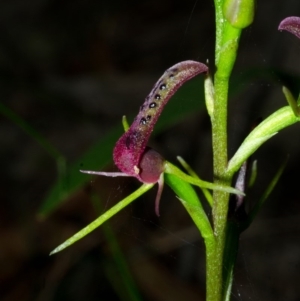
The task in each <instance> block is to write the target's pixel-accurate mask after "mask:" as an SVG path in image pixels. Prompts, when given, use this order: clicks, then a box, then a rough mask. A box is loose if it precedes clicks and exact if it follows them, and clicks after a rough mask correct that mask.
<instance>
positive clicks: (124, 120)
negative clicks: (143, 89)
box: [122, 115, 129, 132]
mask: <svg viewBox="0 0 300 301" xmlns="http://www.w3.org/2000/svg"><path fill="white" fill-rule="evenodd" d="M122 125H123V128H124V132H127V131H128V129H129V124H128V121H127V118H126V115H124V116H123V117H122Z"/></svg>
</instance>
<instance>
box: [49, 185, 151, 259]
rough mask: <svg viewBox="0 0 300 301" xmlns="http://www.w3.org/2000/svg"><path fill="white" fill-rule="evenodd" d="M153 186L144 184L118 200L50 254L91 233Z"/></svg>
mask: <svg viewBox="0 0 300 301" xmlns="http://www.w3.org/2000/svg"><path fill="white" fill-rule="evenodd" d="M153 186H154V184H143V185H142V186H141V187H140V188H139V189H137V190H136V191H135V192H133V193H132V194H130V195H129V196H127V197H126V198H125V199H123V200H122V201H120V202H118V203H117V204H116V205H115V206H113V207H112V208H110V209H109V210H107V211H106V212H105V213H103V214H102V215H100V216H99V217H98V218H97V219H96V220H94V221H93V222H91V223H90V224H89V225H87V226H86V227H85V228H83V229H81V230H80V231H79V232H77V233H76V234H74V235H73V236H72V237H70V238H69V239H67V240H66V241H65V242H64V243H62V244H61V245H59V246H58V247H57V248H55V249H54V250H53V251H52V252H51V253H50V255H53V254H55V253H58V252H60V251H62V250H64V249H65V248H67V247H69V246H70V245H72V244H73V243H75V242H76V241H78V240H80V239H81V238H83V237H84V236H86V235H88V234H89V233H91V232H92V231H93V230H95V229H96V228H98V227H99V226H100V225H101V224H103V223H104V222H105V221H107V220H108V219H110V218H111V217H112V216H114V215H115V214H117V213H118V212H119V211H120V210H122V209H123V208H125V207H126V206H127V205H129V204H130V203H131V202H132V201H134V200H135V199H137V198H138V197H139V196H141V195H142V194H144V193H145V192H146V191H148V190H149V189H150V188H152V187H153Z"/></svg>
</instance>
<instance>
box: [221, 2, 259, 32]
mask: <svg viewBox="0 0 300 301" xmlns="http://www.w3.org/2000/svg"><path fill="white" fill-rule="evenodd" d="M223 14H224V16H225V18H226V20H227V21H228V22H229V23H230V24H231V25H232V26H233V27H236V28H240V29H242V28H245V27H247V26H249V25H250V24H251V23H252V22H253V19H254V0H225V1H224V5H223Z"/></svg>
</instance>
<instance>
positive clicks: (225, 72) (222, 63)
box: [207, 0, 241, 301]
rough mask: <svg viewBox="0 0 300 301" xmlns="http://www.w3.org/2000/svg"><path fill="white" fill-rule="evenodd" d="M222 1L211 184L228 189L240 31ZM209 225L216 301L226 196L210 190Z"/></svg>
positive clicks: (215, 300)
mask: <svg viewBox="0 0 300 301" xmlns="http://www.w3.org/2000/svg"><path fill="white" fill-rule="evenodd" d="M223 2H224V1H221V0H215V6H216V26H217V27H216V33H217V37H216V54H215V57H216V60H215V63H216V67H217V71H216V74H215V76H214V87H215V97H214V100H215V102H214V111H213V112H214V114H213V118H211V121H212V138H213V161H214V162H213V166H214V178H215V181H214V182H215V184H217V185H221V186H229V185H230V183H231V177H229V176H228V175H227V174H226V168H227V163H228V154H227V149H228V148H227V103H228V86H229V78H230V75H231V71H232V68H233V66H234V63H235V60H236V56H237V50H238V44H239V38H240V35H241V29H237V28H234V27H232V26H231V25H230V24H229V22H228V21H226V20H225V18H224V17H223V14H222V8H223ZM213 197H214V203H213V225H214V235H215V240H216V245H215V248H214V250H213V252H212V253H211V254H210V256H207V268H208V269H210V270H211V271H214V274H213V281H211V282H210V283H211V284H210V285H209V286H208V288H207V289H208V295H207V300H209V301H220V300H222V298H223V275H222V267H223V252H224V248H225V237H226V225H227V212H228V201H229V194H228V193H225V192H222V191H217V190H214V194H213Z"/></svg>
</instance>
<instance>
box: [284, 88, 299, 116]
mask: <svg viewBox="0 0 300 301" xmlns="http://www.w3.org/2000/svg"><path fill="white" fill-rule="evenodd" d="M282 92H283V94H284V96H285V98H286V100H287V102H288V104H289V106H290V107H291V108H292V110H293V112H294V114H295V116H296V117H299V116H300V109H299V107H298V103H297V102H298V101H299V97H298V101H296V99H295V98H294V96H293V94H292V92H291V91H290V90H289V89H288V88H287V87H285V86H283V87H282Z"/></svg>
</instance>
